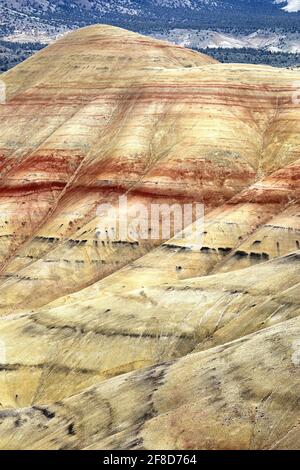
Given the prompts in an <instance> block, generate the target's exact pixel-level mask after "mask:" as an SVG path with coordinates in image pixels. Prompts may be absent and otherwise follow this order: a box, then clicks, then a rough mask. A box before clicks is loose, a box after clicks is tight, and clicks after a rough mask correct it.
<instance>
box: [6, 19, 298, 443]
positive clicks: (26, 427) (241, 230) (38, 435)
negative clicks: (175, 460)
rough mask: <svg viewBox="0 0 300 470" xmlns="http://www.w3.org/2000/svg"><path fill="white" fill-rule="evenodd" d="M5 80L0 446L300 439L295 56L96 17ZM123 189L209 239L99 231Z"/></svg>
mask: <svg viewBox="0 0 300 470" xmlns="http://www.w3.org/2000/svg"><path fill="white" fill-rule="evenodd" d="M1 78H2V79H3V80H4V82H5V83H6V86H7V93H8V99H7V102H6V104H3V105H1V106H0V121H1V135H0V263H1V265H0V271H1V274H0V315H1V316H0V341H1V343H0V346H1V348H0V349H1V364H0V390H1V398H0V402H1V403H0V406H1V411H0V448H3V449H24V448H25V449H59V448H64V449H78V448H79V449H86V448H90V449H115V448H120V449H144V448H146V449H249V448H250V449H270V448H274V449H279V448H300V427H299V420H300V409H299V398H298V397H299V391H300V374H299V372H300V360H299V361H298V352H297V348H298V347H299V341H300V320H299V314H300V297H299V292H300V291H299V274H300V263H299V261H300V251H299V250H300V105H299V104H297V100H296V99H294V100H293V96H294V98H295V96H296V94H297V86H298V85H299V81H300V73H299V71H294V70H286V69H274V68H271V67H265V66H250V65H249V66H248V65H230V64H226V65H224V64H218V63H216V62H215V61H214V60H213V59H210V58H209V57H206V56H203V55H201V54H197V53H195V52H192V51H189V50H186V49H184V48H181V47H177V46H171V45H168V44H167V43H163V42H160V41H156V40H153V39H149V38H145V37H143V36H139V35H137V34H134V33H130V32H127V31H124V30H121V29H118V28H113V27H109V26H94V27H89V28H85V29H82V30H79V31H77V32H75V33H71V34H69V35H68V36H66V37H65V38H63V39H61V40H60V41H58V42H57V43H55V44H53V45H51V46H50V47H48V48H46V49H45V50H43V51H41V52H39V53H38V54H36V55H35V56H33V57H32V58H30V59H29V60H27V61H25V62H24V63H23V64H21V65H19V66H17V67H16V68H14V69H13V70H11V71H9V72H7V73H6V74H4V75H2V77H1ZM297 81H298V85H297ZM122 194H126V195H127V197H128V201H129V206H128V210H129V212H130V210H131V208H132V207H134V205H135V204H136V203H140V202H142V203H143V204H145V205H147V206H149V207H150V204H152V203H162V202H167V203H174V202H180V203H182V202H186V203H191V202H200V203H204V205H205V211H206V214H205V226H204V229H203V232H204V233H203V246H201V247H199V240H198V239H197V238H196V237H195V236H194V235H192V234H191V231H189V232H187V234H185V233H183V234H182V237H176V239H171V240H162V241H161V242H160V243H159V242H157V241H155V240H148V241H141V242H138V243H136V242H133V241H132V240H131V239H120V240H117V241H116V240H115V241H110V242H109V241H108V242H105V243H104V242H103V243H102V242H99V239H98V238H97V235H96V230H97V224H98V218H97V212H96V211H97V207H98V206H99V204H101V203H103V202H109V203H111V204H112V205H116V204H117V201H118V197H119V196H120V195H122ZM297 345H298V346H297ZM299 356H300V354H299ZM298 362H299V364H298Z"/></svg>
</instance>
